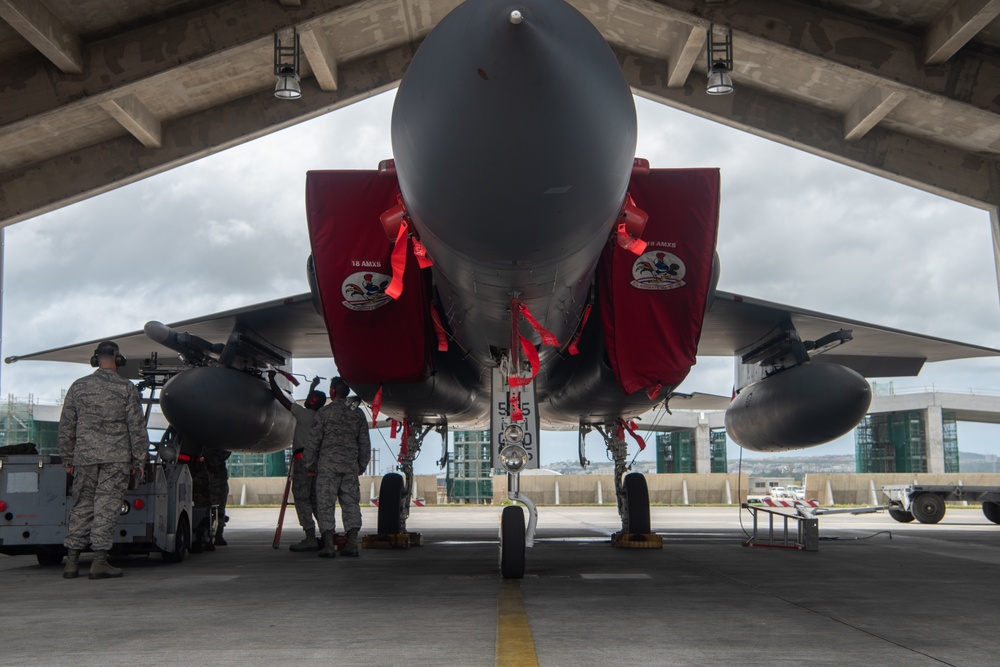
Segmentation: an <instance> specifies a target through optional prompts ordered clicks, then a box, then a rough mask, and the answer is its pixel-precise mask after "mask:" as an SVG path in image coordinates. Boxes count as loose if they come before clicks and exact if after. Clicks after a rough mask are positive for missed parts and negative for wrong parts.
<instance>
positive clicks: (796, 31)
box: [0, 0, 1000, 252]
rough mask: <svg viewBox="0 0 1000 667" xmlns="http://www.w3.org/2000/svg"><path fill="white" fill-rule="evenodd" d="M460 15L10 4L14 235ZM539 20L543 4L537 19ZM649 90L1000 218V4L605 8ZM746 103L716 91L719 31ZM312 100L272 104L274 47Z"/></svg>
mask: <svg viewBox="0 0 1000 667" xmlns="http://www.w3.org/2000/svg"><path fill="white" fill-rule="evenodd" d="M456 4H458V3H457V2H455V0H419V1H417V0H413V1H411V0H361V1H359V2H346V1H343V0H220V1H216V2H210V1H206V0H147V1H144V2H141V3H124V2H118V1H115V0H0V64H2V67H0V227H2V226H6V225H9V224H12V223H15V222H19V221H22V220H26V219H28V218H31V217H34V216H37V215H39V214H41V213H45V212H47V211H51V210H53V209H56V208H58V207H60V206H64V205H66V204H69V203H72V202H75V201H79V200H81V199H85V198H87V197H91V196H93V195H96V194H100V193H102V192H106V191H108V190H111V189H113V188H116V187H118V186H120V185H124V184H126V183H130V182H133V181H136V180H139V179H141V178H144V177H146V176H150V175H152V174H155V173H159V172H162V171H165V170H167V169H170V168H172V167H175V166H178V165H180V164H184V163H186V162H190V161H193V160H196V159H198V158H200V157H203V156H205V155H208V154H210V153H215V152H218V151H220V150H224V149H226V148H229V147H231V146H234V145H237V144H240V143H243V142H245V141H249V140H251V139H254V138H256V137H259V136H262V135H264V134H267V133H269V132H273V131H275V130H279V129H282V128H284V127H288V126H289V125H292V124H295V123H298V122H301V121H303V120H307V119H309V118H313V117H316V116H319V115H321V114H324V113H328V112H330V111H333V110H335V109H337V108H339V107H342V106H345V105H348V104H351V103H352V102H355V101H357V100H360V99H364V98H366V97H369V96H372V95H375V94H377V93H380V92H383V91H385V90H387V89H390V88H392V87H394V86H396V85H397V84H398V83H399V80H400V78H401V77H402V75H403V72H404V71H405V70H406V68H407V66H408V64H409V62H410V60H411V58H412V57H413V53H414V52H415V51H416V49H417V47H418V46H419V45H420V42H421V40H422V39H423V38H424V37H425V36H426V35H427V33H428V32H429V31H430V30H431V28H433V27H434V26H435V25H436V24H437V23H438V21H440V20H441V18H442V17H443V16H444V15H445V14H447V13H448V12H449V11H450V10H451V9H452V8H453V7H454V6H455V5H456ZM527 4H529V5H530V2H529V3H527ZM571 4H573V5H574V6H576V7H577V9H579V10H580V11H581V12H582V13H583V14H584V15H586V16H587V17H588V18H589V19H590V20H591V21H592V22H593V23H594V25H596V26H597V28H598V29H599V30H600V31H601V33H602V34H603V35H604V37H605V38H606V39H607V41H608V42H609V44H610V45H611V46H612V48H613V50H614V52H615V53H616V55H617V56H618V59H619V61H620V63H621V65H622V69H623V71H624V72H625V75H626V77H627V79H628V82H629V84H630V85H631V87H632V90H633V91H634V92H635V93H636V94H638V95H641V96H643V97H647V98H650V99H652V100H655V101H658V102H661V103H663V104H667V105H670V106H672V107H676V108H678V109H681V110H683V111H687V112H690V113H693V114H696V115H699V116H702V117H705V118H708V119H711V120H714V121H717V122H720V123H724V124H726V125H729V126H732V127H735V128H738V129H741V130H744V131H747V132H751V133H754V134H757V135H760V136H763V137H766V138H769V139H773V140H776V141H779V142H781V143H783V144H787V145H789V146H793V147H795V148H799V149H801V150H805V151H808V152H811V153H815V154H818V155H821V156H824V157H827V158H831V159H834V160H836V161H838V162H842V163H844V164H847V165H849V166H852V167H856V168H859V169H863V170H865V171H869V172H871V173H875V174H878V175H880V176H884V177H887V178H890V179H892V180H895V181H899V182H901V183H906V184H908V185H912V186H915V187H918V188H921V189H923V190H927V191H929V192H932V193H935V194H938V195H942V196H945V197H948V198H951V199H954V200H957V201H960V202H963V203H966V204H970V205H973V206H977V207H979V208H983V209H986V210H988V211H990V213H991V216H992V222H993V233H994V240H995V241H994V246H995V252H996V247H997V243H998V242H997V239H998V238H1000V232H998V227H1000V220H998V214H997V205H998V204H1000V56H998V54H1000V19H998V18H997V17H998V15H1000V0H879V1H877V2H871V1H862V0H803V1H800V2H795V1H789V0H741V1H740V2H718V1H714V2H713V1H712V0H656V1H652V0H596V1H593V2H590V1H588V2H583V1H582V0H571ZM712 23H714V24H715V25H716V26H717V28H718V29H720V30H722V29H725V28H731V29H732V31H733V50H734V64H735V68H734V72H733V77H734V80H735V82H736V87H737V90H736V93H735V94H732V95H726V96H710V95H708V94H706V92H705V60H706V53H705V49H706V38H707V34H708V30H709V27H710V24H712ZM293 28H295V29H297V30H298V32H299V34H300V36H301V43H302V51H303V58H302V76H303V80H302V84H301V85H302V93H303V95H302V98H301V99H300V100H296V101H285V100H277V99H275V98H274V94H273V90H274V75H273V67H272V61H273V45H274V35H275V34H276V33H278V34H285V35H290V34H291V30H292V29H293Z"/></svg>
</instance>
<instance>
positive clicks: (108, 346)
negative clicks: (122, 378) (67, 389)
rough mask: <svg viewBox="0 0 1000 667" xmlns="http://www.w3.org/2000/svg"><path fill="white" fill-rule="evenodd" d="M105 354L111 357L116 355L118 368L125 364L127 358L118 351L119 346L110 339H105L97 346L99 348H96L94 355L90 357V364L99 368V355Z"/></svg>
mask: <svg viewBox="0 0 1000 667" xmlns="http://www.w3.org/2000/svg"><path fill="white" fill-rule="evenodd" d="M105 355H107V356H109V357H110V356H112V355H114V358H115V367H116V368H121V367H122V366H124V365H125V361H126V359H125V357H123V356H122V355H121V354H120V353H119V352H118V346H117V345H115V344H114V343H111V342H108V341H105V342H103V343H101V344H100V345H98V346H97V349H96V350H94V356H92V357H91V358H90V365H91V366H93V367H94V368H97V367H98V365H100V362H99V361H98V359H97V357H99V356H105Z"/></svg>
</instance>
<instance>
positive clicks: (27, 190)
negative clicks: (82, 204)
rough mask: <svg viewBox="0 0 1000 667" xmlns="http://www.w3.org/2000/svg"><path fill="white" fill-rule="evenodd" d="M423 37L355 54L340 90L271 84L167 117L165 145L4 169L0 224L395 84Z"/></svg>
mask: <svg viewBox="0 0 1000 667" xmlns="http://www.w3.org/2000/svg"><path fill="white" fill-rule="evenodd" d="M417 46H418V44H416V43H414V44H408V45H406V46H403V47H397V48H395V49H391V50H389V51H386V52H384V53H381V54H379V55H378V56H372V57H369V58H361V59H358V60H354V61H351V62H350V63H347V64H345V65H344V66H343V67H342V68H340V88H339V90H337V91H336V92H327V91H323V90H320V89H319V86H318V85H317V84H316V83H315V82H314V81H312V80H310V79H307V80H305V81H303V82H302V98H301V99H300V100H295V101H288V100H276V99H275V97H274V94H273V93H272V91H271V89H270V88H268V89H266V90H263V91H261V92H259V93H257V94H255V95H251V96H249V97H245V98H242V99H238V100H233V101H231V102H228V103H226V104H222V105H219V106H217V107H213V108H212V109H208V110H205V111H202V112H199V113H195V114H192V115H190V116H186V117H183V118H178V119H175V120H171V121H168V122H164V123H163V124H162V146H161V147H160V148H158V149H153V150H150V149H146V148H142V147H139V146H137V145H136V143H135V141H134V140H133V139H132V137H119V138H116V139H112V140H110V141H105V142H103V143H99V144H97V145H94V146H90V147H87V148H84V149H81V150H78V151H76V152H74V153H69V154H67V155H62V156H59V157H57V158H53V159H51V160H46V161H44V162H40V163H37V164H34V165H31V166H29V167H26V168H23V169H15V170H12V171H10V172H7V173H5V174H0V225H3V226H6V225H9V224H12V223H15V222H20V221H21V220H26V219H28V218H31V217H34V216H36V215H40V214H42V213H46V212H48V211H52V210H55V209H57V208H59V207H61V206H66V205H67V204H71V203H73V202H77V201H80V200H83V199H86V198H87V197H92V196H94V195H97V194H101V193H102V192H107V191H110V190H113V189H114V188H117V187H119V186H122V185H126V184H128V183H132V182H135V181H138V180H140V179H142V178H145V177H147V176H152V175H153V174H158V173H160V172H163V171H166V170H167V169H171V168H173V167H176V166H179V165H182V164H186V163H188V162H192V161H194V160H197V159H198V158H200V157H204V156H206V155H209V154H212V153H217V152H219V151H221V150H225V149H226V148H230V147H232V146H236V145H238V144H241V143H243V142H244V141H250V140H252V139H256V138H257V137H261V136H264V135H265V134H269V133H271V132H275V131H277V130H281V129H283V128H286V127H289V126H291V125H294V124H296V123H300V122H302V121H304V120H309V119H310V118H315V117H316V116H320V115H322V114H325V113H328V112H330V111H333V110H335V109H338V108H340V107H344V106H347V105H348V104H351V103H352V102H356V101H358V100H361V99H365V98H368V97H371V96H373V95H376V94H378V93H381V92H384V91H386V90H389V89H390V88H392V87H394V86H397V85H398V84H399V81H400V79H401V78H402V76H403V72H404V71H406V68H407V66H408V65H409V63H410V61H411V60H412V58H413V53H414V52H415V51H416V48H417Z"/></svg>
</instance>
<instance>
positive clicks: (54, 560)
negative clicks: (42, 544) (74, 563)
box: [35, 551, 63, 567]
mask: <svg viewBox="0 0 1000 667" xmlns="http://www.w3.org/2000/svg"><path fill="white" fill-rule="evenodd" d="M35 558H36V559H38V564H39V565H41V566H42V567H55V566H56V565H61V564H62V560H63V553H62V551H40V552H38V553H37V554H35Z"/></svg>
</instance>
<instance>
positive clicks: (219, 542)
mask: <svg viewBox="0 0 1000 667" xmlns="http://www.w3.org/2000/svg"><path fill="white" fill-rule="evenodd" d="M223 528H225V524H224V523H222V522H221V521H220V522H219V527H218V528H217V529H216V530H215V546H217V547H224V546H227V545H228V544H229V542H226V540H225V538H223V537H222V529H223Z"/></svg>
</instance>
